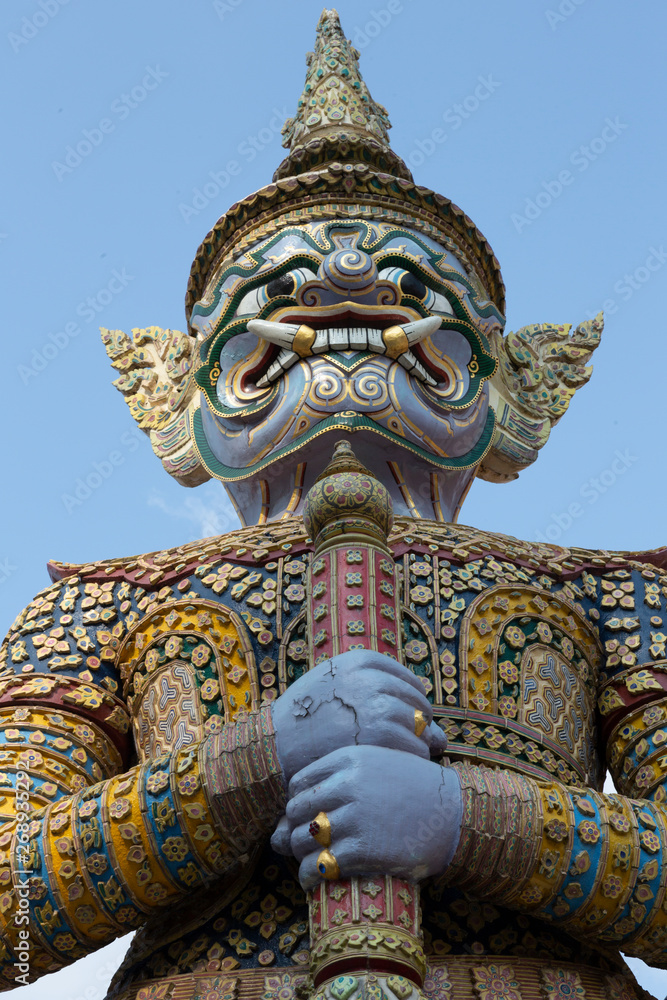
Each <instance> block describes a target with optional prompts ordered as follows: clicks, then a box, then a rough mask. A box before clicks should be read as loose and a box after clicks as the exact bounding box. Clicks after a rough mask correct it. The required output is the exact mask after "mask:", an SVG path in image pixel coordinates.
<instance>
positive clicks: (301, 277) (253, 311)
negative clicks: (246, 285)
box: [234, 267, 313, 316]
mask: <svg viewBox="0 0 667 1000" xmlns="http://www.w3.org/2000/svg"><path fill="white" fill-rule="evenodd" d="M312 277H313V275H312V274H311V272H310V271H307V270H306V269H305V268H303V267H299V268H297V269H296V270H294V271H288V272H287V274H281V275H280V277H279V278H272V279H271V281H269V282H267V283H266V285H260V286H259V288H253V289H252V291H250V292H246V294H245V295H244V296H243V298H242V299H241V301H240V302H239V304H238V306H237V308H236V312H235V314H234V315H235V316H255V315H257V313H258V312H259V311H260V309H261V308H262V306H265V305H266V303H267V302H269V301H270V300H271V299H275V298H277V297H278V296H279V295H294V294H295V293H296V290H297V288H300V287H301V285H303V284H305V282H306V281H309V280H310V279H311V278H312Z"/></svg>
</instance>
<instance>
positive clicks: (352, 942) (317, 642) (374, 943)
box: [304, 441, 425, 1000]
mask: <svg viewBox="0 0 667 1000" xmlns="http://www.w3.org/2000/svg"><path fill="white" fill-rule="evenodd" d="M392 520H393V509H392V503H391V498H390V496H389V493H388V492H387V490H386V489H385V487H384V486H383V485H382V484H381V483H380V482H379V481H378V480H377V479H375V478H374V477H373V476H371V475H370V474H369V473H368V471H367V470H366V469H365V468H364V467H363V465H361V463H360V462H358V461H357V459H356V457H355V455H354V453H353V451H352V449H351V447H350V445H349V443H348V442H347V441H340V442H338V444H337V445H336V448H335V451H334V455H333V458H332V460H331V462H330V463H329V465H328V466H327V468H326V469H325V470H324V472H323V473H322V475H321V476H320V477H319V478H318V480H317V481H316V482H315V484H314V485H313V486H312V487H311V489H310V490H309V492H308V494H307V496H306V500H305V504H304V521H305V524H306V529H307V531H308V533H309V535H310V537H311V538H312V539H313V543H314V551H313V557H312V561H311V566H310V571H309V574H310V575H309V586H308V612H307V613H308V637H309V659H310V665H311V667H313V666H316V665H317V664H318V663H321V662H322V661H324V660H328V659H330V658H331V657H332V656H336V655H337V654H339V653H345V652H347V651H348V650H354V649H369V650H375V651H377V652H379V653H384V654H386V655H388V656H391V657H393V658H394V659H396V660H398V661H399V662H400V661H401V659H402V628H401V613H400V600H399V587H398V579H397V575H396V567H395V562H394V558H393V556H392V553H391V551H390V549H389V547H388V544H387V536H388V534H389V531H390V530H391V525H392ZM387 808H390V804H389V803H387ZM335 841H336V837H335V829H334V830H333V831H332V843H331V852H332V853H333V855H334V857H335V848H336V842H335ZM308 902H309V914H310V941H311V975H312V978H313V981H314V984H315V987H316V988H317V990H318V997H319V996H321V997H324V998H326V1000H346V998H347V997H350V998H353V997H356V996H361V997H369V998H370V997H378V996H380V995H381V993H378V991H377V990H378V987H380V989H381V990H382V988H383V987H388V988H389V990H390V991H391V993H390V994H389V995H391V994H394V995H395V996H396V997H398V998H399V1000H409V998H410V997H411V996H412V997H413V1000H414V995H415V994H418V993H419V990H420V988H421V986H422V984H423V981H424V974H425V958H424V951H423V947H422V934H421V927H420V909H419V886H418V885H416V884H414V883H412V882H408V881H406V880H404V879H399V878H395V877H393V876H391V875H374V876H368V877H363V876H359V877H357V876H354V877H352V878H333V879H327V880H326V881H323V882H321V883H320V884H319V885H318V886H316V887H315V889H313V890H312V891H311V892H310V893H309V900H308ZM381 984H382V985H381ZM385 992H386V990H385Z"/></svg>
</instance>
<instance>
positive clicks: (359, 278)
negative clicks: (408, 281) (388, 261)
mask: <svg viewBox="0 0 667 1000" xmlns="http://www.w3.org/2000/svg"><path fill="white" fill-rule="evenodd" d="M318 277H319V278H321V279H322V281H324V282H325V283H326V284H327V285H328V286H329V288H331V289H333V290H334V291H335V292H338V293H339V294H343V295H345V296H346V297H347V296H349V295H365V294H367V293H368V292H369V291H370V290H371V289H372V288H373V286H374V285H375V282H376V281H377V277H378V270H377V267H376V266H375V261H374V260H373V259H372V258H371V257H369V255H368V254H367V253H364V251H363V250H358V249H357V248H356V247H349V248H345V249H343V250H336V251H334V253H330V254H329V256H328V257H325V258H324V260H323V261H322V263H321V264H320V269H319V272H318Z"/></svg>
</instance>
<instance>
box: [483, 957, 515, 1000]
mask: <svg viewBox="0 0 667 1000" xmlns="http://www.w3.org/2000/svg"><path fill="white" fill-rule="evenodd" d="M471 971H472V976H473V982H474V986H475V992H476V994H477V997H478V998H479V1000H522V997H521V993H520V992H519V983H518V982H517V980H516V979H515V977H514V969H513V968H512V966H511V965H500V964H498V965H495V964H490V965H487V966H485V967H479V966H475V967H473V969H472V970H471Z"/></svg>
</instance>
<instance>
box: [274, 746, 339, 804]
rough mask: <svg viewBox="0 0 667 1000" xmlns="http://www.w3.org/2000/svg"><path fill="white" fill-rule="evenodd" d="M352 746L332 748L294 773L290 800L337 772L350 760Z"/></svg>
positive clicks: (289, 788) (290, 786) (289, 795)
mask: <svg viewBox="0 0 667 1000" xmlns="http://www.w3.org/2000/svg"><path fill="white" fill-rule="evenodd" d="M350 749H351V748H350V747H341V749H339V750H332V752H331V753H328V754H327V755H326V757H320V759H319V760H315V761H313V763H312V764H307V765H306V767H304V768H302V769H301V770H300V771H297V773H296V774H295V775H294V777H293V778H292V780H291V781H290V783H289V786H288V789H287V794H288V797H289V800H290V802H291V801H292V800H293V799H294V798H295V797H296V796H298V795H299V794H300V793H301V792H304V791H307V790H309V789H311V788H312V787H313V786H314V785H317V784H318V782H322V781H326V779H327V778H329V777H331V775H332V774H335V773H336V771H338V770H340V769H341V768H342V767H343V766H344V765H346V764H347V763H348V761H349V750H350Z"/></svg>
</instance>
